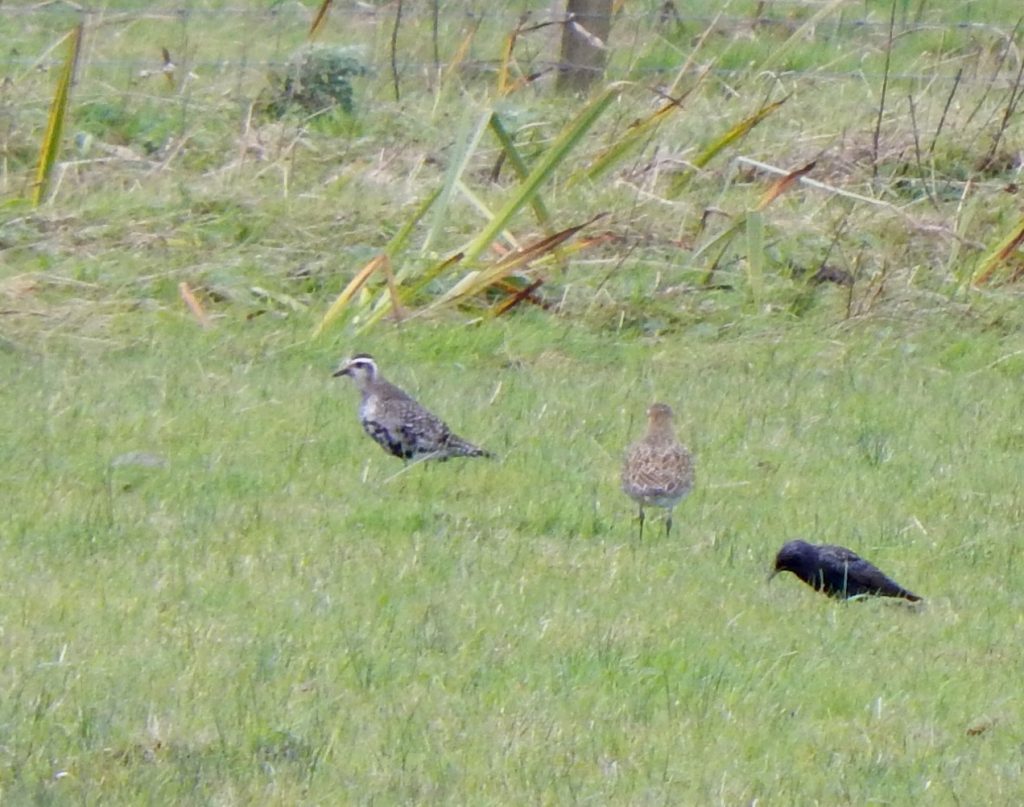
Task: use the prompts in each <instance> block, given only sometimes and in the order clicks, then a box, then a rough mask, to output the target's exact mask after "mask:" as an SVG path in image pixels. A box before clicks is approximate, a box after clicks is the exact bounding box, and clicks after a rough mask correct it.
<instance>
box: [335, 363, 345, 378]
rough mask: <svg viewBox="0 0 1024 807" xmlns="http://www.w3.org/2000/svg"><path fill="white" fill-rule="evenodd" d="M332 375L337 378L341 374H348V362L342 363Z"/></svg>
mask: <svg viewBox="0 0 1024 807" xmlns="http://www.w3.org/2000/svg"><path fill="white" fill-rule="evenodd" d="M331 375H332V376H333V377H334V378H337V377H338V376H340V375H348V362H345V363H344V364H342V365H340V366H339V367H338V369H337V370H335V371H334V372H333V373H331Z"/></svg>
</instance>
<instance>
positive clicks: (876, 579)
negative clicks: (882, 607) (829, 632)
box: [769, 541, 921, 602]
mask: <svg viewBox="0 0 1024 807" xmlns="http://www.w3.org/2000/svg"><path fill="white" fill-rule="evenodd" d="M779 572H792V573H793V574H795V575H796V576H797V577H799V578H800V579H801V580H803V581H804V582H805V583H807V585H809V586H812V587H813V588H814V590H815V591H821V592H823V593H825V594H827V595H828V596H830V597H839V598H842V599H846V598H849V597H856V596H858V595H861V594H874V595H877V596H879V597H902V598H903V599H905V600H910V601H911V602H917V601H918V600H920V599H921V598H920V597H918V596H917V595H916V594H914V593H913V592H912V591H907V589H905V588H903V586H901V585H900V584H899V583H897V582H895V581H894V580H891V579H890V578H888V577H886V576H885V575H884V574H883V573H882V572H881V571H880V570H879V569H878V567H877V566H875V565H874V564H872V563H868V562H867V561H866V560H864V559H863V558H862V557H861V556H860V555H858V554H857V553H856V552H853V551H852V550H850V549H847V548H846V547H844V546H833V545H831V544H819V545H817V546H816V545H814V544H809V543H807V542H806V541H789V542H787V543H786V544H784V545H783V547H782V549H780V550H779V554H778V555H776V556H775V570H774V571H773V572H772V574H771V577H775V575H777V574H778V573H779ZM769 579H771V578H769Z"/></svg>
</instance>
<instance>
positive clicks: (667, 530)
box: [665, 507, 672, 538]
mask: <svg viewBox="0 0 1024 807" xmlns="http://www.w3.org/2000/svg"><path fill="white" fill-rule="evenodd" d="M670 532H672V508H671V507H670V508H669V510H668V517H667V518H666V519H665V537H666V538H668V535H669V533H670Z"/></svg>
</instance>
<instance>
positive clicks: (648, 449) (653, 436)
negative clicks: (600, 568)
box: [621, 403, 694, 540]
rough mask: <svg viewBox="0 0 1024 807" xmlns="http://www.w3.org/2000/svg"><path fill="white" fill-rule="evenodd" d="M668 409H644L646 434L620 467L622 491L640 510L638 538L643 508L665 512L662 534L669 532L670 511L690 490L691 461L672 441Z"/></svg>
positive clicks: (662, 406)
mask: <svg viewBox="0 0 1024 807" xmlns="http://www.w3.org/2000/svg"><path fill="white" fill-rule="evenodd" d="M672 417H673V416H672V407H670V406H669V405H668V404H663V403H654V404H651V406H650V407H649V408H648V410H647V433H646V434H645V435H644V436H643V438H641V439H640V440H638V441H637V442H635V443H634V444H633V445H631V446H630V447H629V449H628V450H627V452H626V460H625V462H624V463H623V466H622V480H621V481H622V491H623V493H625V494H626V495H627V496H629V497H630V498H631V499H633V501H635V502H636V503H637V505H638V506H639V509H640V514H639V521H640V539H641V540H642V539H643V537H644V516H645V514H644V507H662V508H664V509H666V510H667V511H668V514H667V516H666V518H665V535H668V534H669V533H670V532H671V531H672V511H673V510H674V509H675V506H676V505H677V504H679V502H681V501H682V500H683V499H684V498H685V497H686V495H687V494H688V493H689V492H690V490H691V489H692V488H693V480H694V473H693V458H692V457H691V456H690V452H689V451H687V449H686V447H685V446H684V445H683V444H682V443H680V442H679V440H678V439H677V438H676V433H675V428H674V426H673V424H672Z"/></svg>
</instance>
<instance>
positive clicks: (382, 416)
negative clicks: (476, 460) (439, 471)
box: [334, 353, 491, 460]
mask: <svg viewBox="0 0 1024 807" xmlns="http://www.w3.org/2000/svg"><path fill="white" fill-rule="evenodd" d="M334 375H335V376H342V375H347V376H349V377H350V378H351V379H352V380H353V381H355V382H356V386H358V387H359V391H360V392H361V393H362V400H361V401H360V402H359V422H360V423H362V424H363V431H365V432H366V433H367V434H368V435H370V437H372V438H373V439H374V440H376V441H377V443H379V444H380V446H381V448H383V449H384V450H385V451H387V452H388V453H389V454H394V455H395V456H396V457H401V458H402V459H403V460H418V459H424V460H429V459H438V460H446V459H448V458H449V457H490V456H491V454H490V452H488V451H484V450H483V449H482V448H478V447H477V446H475V445H473V444H472V443H470V442H467V441H466V440H463V439H462V438H461V437H459V436H458V435H456V434H453V433H452V431H451V429H449V428H448V426H446V425H445V423H444V421H442V420H441V419H440V418H439V417H437V416H436V415H434V414H432V413H431V412H428V411H427V410H426V409H425V408H424V407H422V406H421V405H420V404H418V403H417V402H416V401H414V400H413V399H412V398H411V397H410V396H409V395H407V394H406V393H405V392H403V391H402V390H400V389H399V388H398V387H396V386H395V385H394V384H391V383H390V382H388V381H386V380H384V378H383V376H381V374H380V371H379V370H378V369H377V362H375V361H374V360H373V357H371V356H368V355H366V354H365V353H360V354H358V355H356V356H353V357H352V358H351V359H349V360H348V361H345V362H342V364H341V366H340V367H338V369H337V370H335V371H334Z"/></svg>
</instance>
